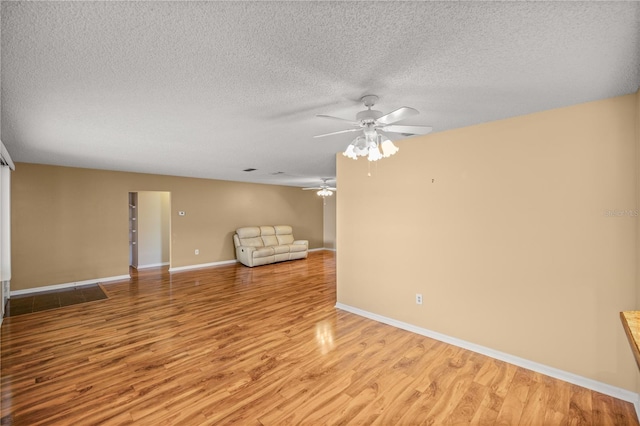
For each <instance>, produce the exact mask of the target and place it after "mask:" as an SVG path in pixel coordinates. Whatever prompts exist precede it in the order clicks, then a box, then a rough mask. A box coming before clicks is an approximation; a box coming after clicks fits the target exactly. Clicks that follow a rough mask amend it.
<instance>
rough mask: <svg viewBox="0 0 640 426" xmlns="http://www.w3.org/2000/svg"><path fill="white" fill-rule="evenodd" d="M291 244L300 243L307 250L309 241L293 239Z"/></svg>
mask: <svg viewBox="0 0 640 426" xmlns="http://www.w3.org/2000/svg"><path fill="white" fill-rule="evenodd" d="M293 244H302V245H305V246H306V247H307V250H309V241H307V240H295V241H294V242H293Z"/></svg>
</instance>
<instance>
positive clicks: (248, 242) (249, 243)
mask: <svg viewBox="0 0 640 426" xmlns="http://www.w3.org/2000/svg"><path fill="white" fill-rule="evenodd" d="M240 245H241V246H245V247H264V243H263V242H262V238H260V237H253V238H240Z"/></svg>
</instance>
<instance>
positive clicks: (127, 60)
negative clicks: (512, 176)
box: [0, 1, 640, 186]
mask: <svg viewBox="0 0 640 426" xmlns="http://www.w3.org/2000/svg"><path fill="white" fill-rule="evenodd" d="M1 13H2V44H1V54H2V58H1V59H2V60H1V66H2V73H1V82H0V83H1V88H2V100H1V105H2V123H1V129H2V134H1V139H2V141H3V142H4V143H5V145H6V146H7V148H8V150H9V152H10V153H11V156H12V157H13V159H14V161H21V162H32V163H44V164H56V165H66V166H75V167H89V168H100V169H111V170H124V171H135V172H143V173H157V174H168V175H178V176H193V177H203V178H213V179H226V180H236V181H248V182H262V183H274V184H283V185H293V186H306V185H309V184H316V183H320V178H323V177H333V176H335V153H336V152H338V151H341V150H343V149H344V148H345V147H346V145H347V144H348V143H349V141H350V140H351V139H352V138H353V134H351V135H350V134H346V135H338V136H335V137H328V138H324V139H314V138H313V135H314V134H320V133H326V132H331V131H336V130H342V129H344V128H346V127H345V126H343V125H341V123H340V122H337V121H331V120H323V119H320V118H316V117H315V115H316V114H329V115H335V116H340V117H344V118H353V117H354V116H355V114H356V112H357V111H359V110H361V109H363V108H362V106H361V105H360V104H359V102H358V100H359V98H360V97H361V96H363V95H365V94H369V93H373V94H376V95H378V96H379V97H380V101H379V102H378V104H377V105H376V109H379V110H381V111H383V112H389V111H391V110H393V109H396V108H398V107H401V106H410V107H413V108H416V109H418V110H419V111H420V113H421V114H420V115H419V116H417V117H415V118H412V119H410V120H408V121H407V122H406V123H408V124H426V125H431V126H433V128H434V131H435V132H439V131H444V130H447V129H453V128H458V127H463V126H468V125H472V124H476V123H481V122H486V121H492V120H496V119H501V118H506V117H512V116H516V115H521V114H527V113H531V112H535V111H541V110H545V109H550V108H555V107H561V106H566V105H572V104H576V103H581V102H586V101H591V100H597V99H602V98H607V97H611V96H617V95H623V94H628V93H633V92H635V91H636V90H637V89H638V86H639V85H640V3H638V2H470V3H464V2H189V1H181V2H168V1H162V2H154V1H142V2H82V1H75V2H63V1H61V2H31V1H24V2H20V1H3V2H2V11H1ZM425 141H427V142H428V138H426V139H421V140H417V141H416V143H426V142H425ZM401 154H402V151H400V153H399V154H398V155H401ZM359 161H364V160H359ZM383 161H384V160H383ZM249 167H251V168H255V169H257V170H256V171H254V172H251V173H247V172H243V171H242V170H243V169H245V168H249ZM275 172H284V174H278V175H274V174H273V173H275Z"/></svg>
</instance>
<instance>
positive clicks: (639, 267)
mask: <svg viewBox="0 0 640 426" xmlns="http://www.w3.org/2000/svg"><path fill="white" fill-rule="evenodd" d="M636 179H637V181H636V191H637V194H636V210H637V211H639V212H640V90H638V91H637V92H636ZM639 219H640V218H639ZM636 236H637V239H636V305H635V307H634V310H640V224H638V220H636ZM629 350H631V348H629ZM635 377H636V392H637V393H638V394H640V369H636V374H635Z"/></svg>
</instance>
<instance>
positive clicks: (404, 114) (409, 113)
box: [376, 107, 420, 124]
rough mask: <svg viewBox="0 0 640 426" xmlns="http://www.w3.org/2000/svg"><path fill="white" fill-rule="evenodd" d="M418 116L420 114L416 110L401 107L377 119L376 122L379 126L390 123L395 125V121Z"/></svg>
mask: <svg viewBox="0 0 640 426" xmlns="http://www.w3.org/2000/svg"><path fill="white" fill-rule="evenodd" d="M418 114H420V113H419V112H418V110H416V109H413V108H409V107H402V108H398V109H397V110H395V111H391V112H390V113H389V114H386V115H383V116H382V117H380V118H378V119H377V120H376V122H377V123H379V124H391V123H395V122H396V121H400V120H404V119H405V118H409V117H413V116H414V115H418Z"/></svg>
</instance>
